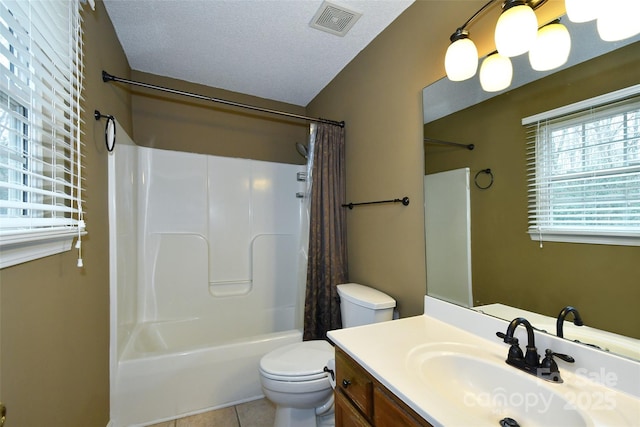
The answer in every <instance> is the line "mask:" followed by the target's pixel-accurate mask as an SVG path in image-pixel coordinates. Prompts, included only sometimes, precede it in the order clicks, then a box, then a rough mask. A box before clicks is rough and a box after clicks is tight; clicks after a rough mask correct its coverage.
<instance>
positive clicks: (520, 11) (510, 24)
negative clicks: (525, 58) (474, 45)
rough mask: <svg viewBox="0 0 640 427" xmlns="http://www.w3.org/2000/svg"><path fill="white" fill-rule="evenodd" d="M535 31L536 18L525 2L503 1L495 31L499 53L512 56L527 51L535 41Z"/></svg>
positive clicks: (518, 0) (517, 0)
mask: <svg viewBox="0 0 640 427" xmlns="http://www.w3.org/2000/svg"><path fill="white" fill-rule="evenodd" d="M541 3H543V2H540V4H541ZM537 32H538V18H536V14H535V13H534V11H533V9H532V8H531V6H529V5H528V4H527V2H525V1H524V0H506V1H505V2H504V4H503V5H502V14H501V15H500V18H498V23H497V24H496V31H495V41H496V49H497V50H498V52H499V53H500V55H503V56H508V57H514V56H518V55H522V54H523V53H526V52H528V51H529V49H530V48H531V46H533V43H534V42H535V41H536V33H537Z"/></svg>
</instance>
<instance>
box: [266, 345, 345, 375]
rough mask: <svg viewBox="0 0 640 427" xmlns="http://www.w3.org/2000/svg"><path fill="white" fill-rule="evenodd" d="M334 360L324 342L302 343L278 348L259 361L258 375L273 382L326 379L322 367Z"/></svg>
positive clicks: (331, 349) (330, 349) (332, 352)
mask: <svg viewBox="0 0 640 427" xmlns="http://www.w3.org/2000/svg"><path fill="white" fill-rule="evenodd" d="M333 358H334V350H333V347H332V346H331V344H329V343H328V342H327V341H324V340H314V341H303V342H300V343H295V344H289V345H286V346H284V347H281V348H278V349H276V350H274V351H272V352H270V353H269V354H267V355H265V356H264V357H263V358H262V359H261V360H260V373H261V374H262V375H263V376H264V377H265V378H269V379H271V380H275V381H286V382H302V381H313V380H318V379H322V378H326V377H327V373H326V372H325V371H324V367H325V366H327V362H328V361H329V360H330V359H333Z"/></svg>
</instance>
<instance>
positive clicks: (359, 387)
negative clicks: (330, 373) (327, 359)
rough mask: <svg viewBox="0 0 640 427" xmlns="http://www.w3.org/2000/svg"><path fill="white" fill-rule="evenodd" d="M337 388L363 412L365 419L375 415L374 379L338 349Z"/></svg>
mask: <svg viewBox="0 0 640 427" xmlns="http://www.w3.org/2000/svg"><path fill="white" fill-rule="evenodd" d="M336 380H337V385H336V389H337V390H339V391H341V392H342V393H344V395H345V396H346V397H348V398H349V399H350V400H351V402H352V403H353V404H354V405H355V406H356V407H357V408H358V409H359V410H360V411H361V412H362V414H363V415H364V417H365V419H367V420H371V417H372V415H373V380H372V379H371V377H369V375H368V374H367V372H366V371H365V370H364V369H363V368H362V367H361V366H360V365H358V364H357V363H356V362H355V361H354V360H352V359H351V358H349V356H347V355H346V354H344V353H342V352H340V351H336Z"/></svg>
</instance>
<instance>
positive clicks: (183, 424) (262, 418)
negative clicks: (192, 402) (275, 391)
mask: <svg viewBox="0 0 640 427" xmlns="http://www.w3.org/2000/svg"><path fill="white" fill-rule="evenodd" d="M274 417H275V406H274V405H273V404H272V403H271V402H270V401H268V400H267V399H259V400H254V401H251V402H247V403H242V404H240V405H236V406H230V407H228V408H222V409H218V410H215V411H211V412H204V413H202V414H198V415H192V416H189V417H185V418H179V419H177V420H173V421H166V422H163V423H160V424H154V425H152V426H149V427H272V426H273V421H274Z"/></svg>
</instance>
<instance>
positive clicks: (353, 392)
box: [335, 347, 431, 427]
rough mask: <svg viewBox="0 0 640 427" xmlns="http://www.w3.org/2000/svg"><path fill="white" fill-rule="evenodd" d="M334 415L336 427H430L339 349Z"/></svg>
mask: <svg viewBox="0 0 640 427" xmlns="http://www.w3.org/2000/svg"><path fill="white" fill-rule="evenodd" d="M335 411H336V413H335V416H336V427H340V426H342V427H369V426H396V427H412V426H425V427H431V424H429V423H428V422H427V421H425V420H424V419H423V418H422V417H421V416H420V415H418V414H417V413H416V412H415V411H414V410H413V409H411V408H410V407H409V406H407V405H406V404H405V403H404V402H403V401H402V400H400V399H399V398H398V397H397V396H395V395H394V394H393V393H392V392H390V391H389V390H388V389H387V388H386V387H385V386H384V385H383V384H382V383H380V381H378V380H376V379H375V378H374V377H373V376H371V375H370V374H369V373H367V371H366V370H365V369H364V368H362V367H361V366H360V365H359V364H358V362H356V361H355V360H353V359H352V358H351V357H349V355H347V354H346V353H345V352H344V351H342V350H341V349H340V348H339V347H338V348H336V391H335Z"/></svg>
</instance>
